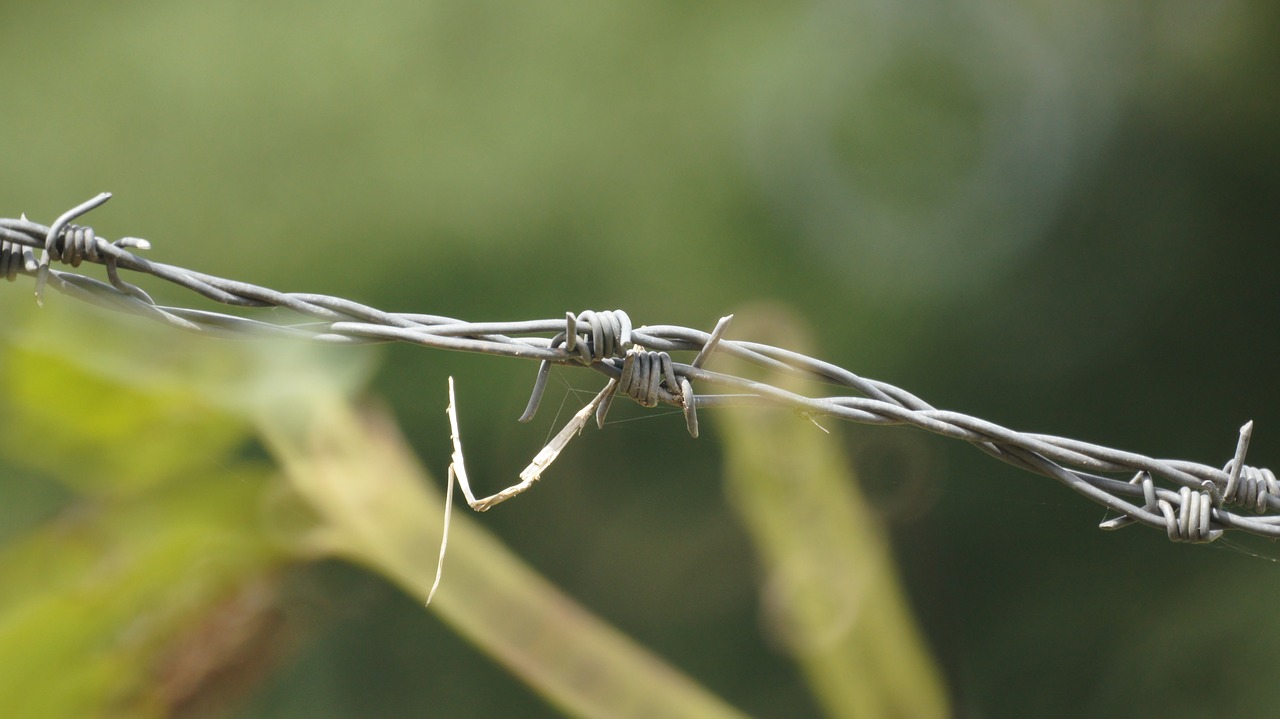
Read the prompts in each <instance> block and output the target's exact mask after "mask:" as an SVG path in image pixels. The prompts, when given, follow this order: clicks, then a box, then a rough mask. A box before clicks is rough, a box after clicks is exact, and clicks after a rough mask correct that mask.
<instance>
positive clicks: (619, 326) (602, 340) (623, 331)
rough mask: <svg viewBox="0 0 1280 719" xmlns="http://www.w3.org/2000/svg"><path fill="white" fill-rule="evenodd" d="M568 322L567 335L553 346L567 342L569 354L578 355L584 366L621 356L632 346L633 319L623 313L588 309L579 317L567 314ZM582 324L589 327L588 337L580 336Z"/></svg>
mask: <svg viewBox="0 0 1280 719" xmlns="http://www.w3.org/2000/svg"><path fill="white" fill-rule="evenodd" d="M564 319H565V323H564V324H565V329H564V333H563V334H561V335H557V336H556V337H555V339H553V340H552V341H551V346H552V347H557V346H559V344H560V343H561V342H563V343H564V349H565V351H566V352H569V353H571V354H572V353H574V352H577V353H578V361H580V362H582V364H594V363H596V362H601V361H604V360H606V359H608V358H610V357H620V356H622V355H623V353H624V352H626V347H627V345H630V344H631V318H630V317H628V316H627V313H626V312H623V311H622V310H605V311H603V312H596V311H594V310H586V311H584V312H581V313H579V314H577V315H574V314H573V313H572V312H566V313H565V318H564ZM579 325H584V326H585V329H586V330H587V333H586V334H582V335H579V334H578V327H579Z"/></svg>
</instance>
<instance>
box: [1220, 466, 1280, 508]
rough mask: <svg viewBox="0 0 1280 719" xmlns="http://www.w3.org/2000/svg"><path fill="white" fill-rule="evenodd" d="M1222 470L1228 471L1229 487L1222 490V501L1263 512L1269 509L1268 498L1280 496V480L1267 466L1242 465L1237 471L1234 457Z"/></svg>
mask: <svg viewBox="0 0 1280 719" xmlns="http://www.w3.org/2000/svg"><path fill="white" fill-rule="evenodd" d="M1222 471H1223V472H1226V473H1227V487H1226V489H1224V490H1223V491H1222V501H1223V502H1225V503H1227V504H1236V505H1239V506H1241V507H1252V508H1253V511H1254V512H1257V513H1258V514H1262V513H1264V512H1266V511H1267V498H1268V497H1276V496H1280V481H1277V480H1276V475H1275V473H1274V472H1272V471H1271V470H1269V469H1266V468H1265V467H1249V466H1241V467H1240V470H1239V471H1238V472H1237V471H1236V461H1235V460H1234V459H1232V460H1231V461H1229V462H1227V466H1225V467H1223V468H1222Z"/></svg>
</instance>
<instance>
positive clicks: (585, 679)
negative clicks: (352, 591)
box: [258, 383, 742, 719]
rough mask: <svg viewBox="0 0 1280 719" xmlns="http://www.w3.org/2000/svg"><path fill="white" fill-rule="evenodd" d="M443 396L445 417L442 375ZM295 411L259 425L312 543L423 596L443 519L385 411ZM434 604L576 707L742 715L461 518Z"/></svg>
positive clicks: (606, 713) (584, 712)
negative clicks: (308, 512)
mask: <svg viewBox="0 0 1280 719" xmlns="http://www.w3.org/2000/svg"><path fill="white" fill-rule="evenodd" d="M440 400H441V402H440V410H441V413H442V414H443V412H444V407H445V401H444V400H445V390H444V385H443V383H442V384H441V386H440ZM300 406H301V405H298V404H290V405H287V406H286V405H279V404H276V405H273V407H274V409H265V410H264V411H263V413H262V414H261V415H260V417H259V422H258V424H259V428H260V430H261V432H262V434H263V436H264V437H265V438H266V439H267V442H268V445H269V447H270V448H271V450H272V452H273V453H274V454H275V455H276V456H277V457H278V458H279V460H280V461H281V463H282V465H283V467H284V469H285V471H286V473H287V475H288V477H289V479H290V480H291V482H292V484H293V487H294V488H295V490H296V491H297V492H298V493H299V494H301V495H302V496H303V497H304V498H305V499H306V500H307V501H308V502H309V503H310V504H311V506H312V507H314V508H315V510H316V511H317V512H318V514H319V515H320V522H319V524H318V525H317V526H316V528H315V529H313V530H312V534H311V535H310V537H309V542H310V544H311V546H312V548H313V549H315V550H319V551H322V552H331V553H334V554H338V555H341V556H345V557H347V558H349V559H351V560H353V561H355V562H358V563H360V564H362V565H364V566H366V567H368V568H369V569H371V570H372V571H374V572H377V573H378V574H381V575H383V576H385V577H387V578H388V579H391V580H392V581H394V582H396V583H397V584H399V585H400V586H401V587H402V588H403V589H404V590H405V591H407V592H408V593H410V594H411V595H413V596H415V597H417V598H418V599H419V600H423V601H425V599H426V597H427V593H428V592H429V590H430V589H431V584H432V580H433V579H434V575H435V569H436V557H437V555H436V553H437V551H438V548H439V545H440V532H441V528H442V521H443V512H442V510H443V493H441V492H440V491H439V490H437V489H436V488H435V487H436V486H437V484H436V482H435V481H434V480H433V479H431V478H430V477H429V476H428V475H427V473H426V472H424V471H423V469H422V468H421V467H420V466H419V465H418V463H417V461H416V459H415V458H414V455H413V453H412V451H411V450H410V449H409V448H408V447H407V446H406V445H405V444H404V442H403V441H402V440H401V438H400V437H399V435H398V433H397V431H396V429H395V427H394V425H393V423H392V422H391V420H390V419H388V418H387V417H386V416H385V415H383V414H382V413H380V412H365V413H363V414H357V413H356V412H355V411H353V409H352V408H351V406H350V404H348V403H347V402H346V401H345V400H343V399H340V398H338V397H337V396H332V397H330V398H328V399H327V400H326V399H323V398H322V397H319V396H317V394H316V393H314V392H313V393H311V395H310V398H309V400H308V404H307V405H305V409H304V410H302V411H301V412H299V407H300ZM461 410H462V411H463V412H465V411H466V410H465V406H464V407H462V408H461ZM282 412H287V413H288V416H281V413H282ZM441 441H442V442H445V441H447V437H441ZM463 509H464V510H465V506H464V507H463ZM431 609H432V610H434V611H435V612H436V613H437V614H438V615H439V616H440V618H441V619H443V620H444V621H445V622H447V623H448V624H449V625H450V626H452V627H453V628H454V629H455V630H456V631H458V632H459V633H460V634H462V635H463V636H464V637H466V638H467V639H468V640H470V641H471V642H472V643H474V644H475V645H476V646H477V647H478V648H480V649H481V650H483V651H485V652H487V653H488V654H489V655H491V656H492V657H494V658H495V659H496V660H497V661H499V662H500V663H502V664H503V665H504V666H506V667H507V668H508V669H509V670H510V671H511V672H512V673H513V674H515V675H516V676H518V677H520V678H521V679H522V680H523V681H524V682H526V683H527V684H528V685H529V686H530V687H532V688H533V689H534V690H535V691H537V692H538V693H540V694H542V695H543V696H544V697H546V699H547V700H548V701H550V702H551V703H553V704H554V705H556V706H558V707H560V708H561V709H562V710H564V711H565V712H567V713H568V714H570V715H572V716H581V717H635V718H636V719H653V718H654V717H691V718H692V717H697V718H699V719H714V718H716V717H740V716H742V715H741V714H740V713H739V712H737V711H736V710H735V709H733V708H732V707H730V706H728V705H727V704H725V703H724V702H723V701H722V700H720V699H719V698H717V697H715V696H713V695H712V694H710V693H709V692H708V691H707V690H706V689H704V688H702V687H700V686H699V685H697V684H696V683H695V682H693V681H692V680H691V679H689V678H688V677H686V676H684V675H683V674H681V673H680V672H679V671H678V670H676V669H674V668H672V667H671V666H669V665H667V664H666V663H664V662H663V661H662V660H661V659H659V658H658V657H656V656H654V655H653V654H651V653H649V652H648V651H647V650H645V649H644V648H642V647H640V646H639V645H637V644H635V643H634V642H633V641H632V640H630V639H629V638H627V637H625V636H624V635H622V634H621V633H620V632H619V631H618V630H616V629H614V628H613V627H611V626H609V625H608V624H606V623H605V622H603V621H601V620H600V619H599V618H597V617H595V616H593V615H592V614H590V613H589V612H588V611H587V610H586V609H584V608H582V607H581V606H579V605H578V604H576V603H575V602H574V601H573V600H572V599H570V598H569V597H566V596H565V595H563V594H562V593H561V592H560V591H558V590H557V589H556V588H555V587H553V586H552V585H551V584H549V583H548V582H547V581H546V580H544V579H543V578H541V577H540V576H539V575H538V574H537V573H536V572H534V571H533V570H532V569H530V568H529V567H528V566H527V565H525V564H524V563H523V562H521V561H520V560H519V559H518V558H517V557H516V556H515V555H514V554H513V553H512V552H511V551H510V550H508V549H507V548H506V547H504V546H503V545H502V544H501V543H500V542H499V541H498V540H497V539H496V538H495V537H493V535H491V534H490V533H488V532H487V531H485V530H484V529H482V528H481V527H480V526H479V524H478V523H477V522H476V521H475V520H474V519H472V518H471V517H468V516H464V515H462V514H461V513H456V514H455V515H454V518H453V522H452V527H451V535H450V541H449V555H448V558H447V559H446V569H445V574H444V581H443V583H442V585H441V587H440V590H439V592H438V593H437V594H436V596H435V599H434V601H433V602H432V604H431Z"/></svg>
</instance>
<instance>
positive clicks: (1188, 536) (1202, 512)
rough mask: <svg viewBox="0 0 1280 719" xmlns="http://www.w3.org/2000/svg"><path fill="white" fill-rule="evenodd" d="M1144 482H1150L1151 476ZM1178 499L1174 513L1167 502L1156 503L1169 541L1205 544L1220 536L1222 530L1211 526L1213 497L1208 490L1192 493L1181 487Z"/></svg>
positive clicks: (1170, 503) (1189, 489)
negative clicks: (1162, 516) (1162, 517)
mask: <svg viewBox="0 0 1280 719" xmlns="http://www.w3.org/2000/svg"><path fill="white" fill-rule="evenodd" d="M1146 481H1148V482H1149V481H1151V475H1147V480H1146ZM1178 497H1179V498H1180V500H1181V501H1180V502H1178V509H1177V510H1176V511H1175V510H1174V508H1173V503H1172V502H1170V501H1169V500H1167V499H1161V500H1158V501H1157V505H1158V506H1159V508H1160V513H1161V514H1163V515H1164V523H1165V528H1166V529H1167V530H1168V532H1169V540H1170V541H1173V542H1192V543H1196V544H1207V543H1208V542H1212V541H1213V540H1215V539H1217V538H1218V537H1221V536H1222V530H1221V529H1213V526H1212V519H1213V496H1212V495H1211V494H1210V492H1209V491H1208V490H1201V491H1199V492H1193V491H1191V488H1190V487H1182V488H1181V489H1179V490H1178Z"/></svg>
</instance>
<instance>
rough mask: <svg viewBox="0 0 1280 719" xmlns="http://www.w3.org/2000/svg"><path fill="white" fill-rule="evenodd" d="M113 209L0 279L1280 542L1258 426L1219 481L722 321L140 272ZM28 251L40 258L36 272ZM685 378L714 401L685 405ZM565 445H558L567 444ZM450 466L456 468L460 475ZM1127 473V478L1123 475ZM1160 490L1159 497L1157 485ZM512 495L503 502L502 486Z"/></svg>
mask: <svg viewBox="0 0 1280 719" xmlns="http://www.w3.org/2000/svg"><path fill="white" fill-rule="evenodd" d="M109 198H110V195H108V194H107V193H103V194H101V195H98V196H97V197H95V198H93V199H92V200H89V201H88V202H85V203H83V204H81V205H79V206H77V207H75V208H73V209H72V210H70V211H68V212H67V213H65V214H63V215H62V216H61V217H59V218H58V219H57V220H56V221H55V222H54V224H53V225H52V226H48V227H46V226H44V225H40V224H38V223H34V222H31V221H30V220H28V219H27V218H26V217H25V216H24V217H20V218H19V219H16V220H15V219H2V220H0V275H3V276H5V277H7V278H9V279H11V280H12V279H14V278H15V277H16V276H17V275H19V274H23V275H33V276H35V278H36V296H37V299H42V293H43V290H44V287H45V286H46V285H47V286H49V287H52V288H54V289H56V290H59V291H61V292H64V293H66V294H69V295H71V296H73V297H76V298H78V299H81V300H85V301H89V302H93V303H95V304H99V305H102V306H105V307H108V308H110V309H113V310H118V311H124V312H131V313H134V314H138V315H142V316H145V317H150V318H152V319H154V320H157V321H160V322H164V323H166V324H169V325H172V326H174V327H178V328H181V329H184V330H187V331H193V332H202V333H206V334H212V335H217V336H225V337H245V336H259V335H261V334H264V333H269V334H277V335H284V336H288V337H293V338H297V339H304V340H310V341H315V342H325V343H366V342H391V341H396V342H409V343H412V344H418V345H422V346H425V347H434V348H437V349H447V350H455V351H462V352H479V353H484V354H493V355H500V356H507V357H519V358H523V359H530V360H537V361H539V363H540V366H539V369H538V377H537V380H536V381H535V384H534V389H533V393H532V396H531V397H530V401H529V406H528V407H527V408H526V410H525V413H524V415H523V416H522V417H521V419H522V420H527V419H529V418H531V417H532V416H533V413H535V412H536V411H537V408H538V404H539V402H540V401H541V397H542V394H543V391H544V390H545V387H546V377H547V373H548V372H549V371H550V368H551V365H561V366H568V367H582V368H586V369H590V370H594V371H595V372H598V373H600V374H601V375H604V376H605V377H606V378H607V379H608V380H609V383H608V385H607V386H606V387H605V389H604V390H603V391H602V392H601V393H600V394H599V395H597V397H596V399H594V400H593V401H592V403H591V404H590V405H588V407H592V408H593V409H594V411H595V412H596V420H597V423H598V424H601V425H602V424H603V420H604V416H605V413H607V412H608V407H609V403H610V402H611V401H612V399H613V396H614V395H615V394H616V393H617V391H621V393H622V394H624V395H626V396H628V397H631V398H632V399H633V400H635V401H637V402H639V403H640V404H642V405H644V406H647V407H648V406H655V405H656V404H659V403H667V404H671V405H675V406H677V407H680V408H681V409H682V410H683V411H684V414H685V419H686V422H687V425H688V429H689V433H690V434H691V435H693V436H694V437H696V436H697V434H698V423H697V410H698V409H705V408H708V407H725V406H733V405H741V404H758V403H765V404H772V405H777V406H780V407H790V408H793V409H795V410H796V411H798V412H800V413H801V414H803V415H804V416H806V417H809V418H811V419H812V418H815V417H818V416H830V417H837V418H840V419H846V420H850V421H853V422H859V423H864V424H876V425H910V426H914V427H917V428H920V429H923V430H927V431H929V432H933V433H936V434H940V435H943V436H946V437H953V438H955V439H960V440H964V441H966V442H969V443H971V444H973V445H974V446H975V447H977V448H978V449H979V450H981V451H983V452H986V453H987V454H989V455H991V456H993V457H995V458H997V459H999V460H1001V461H1004V462H1007V463H1009V464H1011V465H1013V466H1015V467H1019V468H1021V469H1024V470H1027V471H1030V472H1034V473H1036V474H1040V475H1043V476H1046V477H1050V478H1052V479H1055V480H1057V481H1059V482H1062V483H1063V484H1065V485H1067V486H1068V487H1070V488H1071V489H1073V490H1075V491H1076V492H1078V493H1080V494H1082V495H1084V496H1085V497H1087V498H1089V499H1091V500H1093V501H1094V502H1097V503H1099V504H1101V505H1103V506H1104V507H1107V508H1108V509H1110V510H1112V511H1114V512H1115V513H1117V514H1118V515H1119V516H1118V517H1117V518H1115V519H1110V520H1107V521H1105V522H1103V523H1102V525H1101V526H1102V528H1103V529H1118V528H1120V527H1124V526H1127V525H1129V524H1133V523H1135V522H1136V523H1140V524H1145V525H1147V526H1150V527H1155V528H1158V529H1163V530H1165V531H1166V532H1167V533H1168V535H1169V538H1170V539H1172V540H1175V541H1189V542H1211V541H1213V540H1215V539H1217V538H1218V537H1220V536H1221V535H1222V533H1223V532H1224V531H1226V530H1239V531H1244V532H1248V533H1251V534H1256V535H1261V536H1266V537H1273V538H1274V537H1280V482H1278V481H1277V480H1276V476H1275V474H1274V473H1273V472H1271V471H1270V470H1268V469H1260V468H1255V467H1249V466H1246V465H1245V464H1244V458H1245V457H1244V455H1245V452H1246V451H1247V449H1248V444H1249V440H1250V437H1251V436H1252V431H1253V424H1252V422H1250V423H1249V424H1246V425H1245V426H1244V427H1243V428H1241V431H1240V440H1239V442H1238V443H1237V446H1236V453H1235V456H1234V457H1233V458H1232V459H1231V461H1229V462H1228V463H1227V464H1226V466H1225V467H1224V468H1223V469H1217V468H1215V467H1210V466H1208V465H1204V464H1199V463H1196V462H1189V461H1184V460H1171V459H1170V460H1166V459H1155V458H1151V457H1147V456H1145V455H1142V454H1138V453H1134V452H1126V451H1122V450H1117V449H1110V448H1107V447H1103V446H1100V445H1096V444H1091V443H1088V442H1082V441H1079V440H1073V439H1068V438H1065V437H1055V436H1052V435H1044V434H1029V433H1021V432H1016V431H1013V430H1010V429H1007V428H1005V427H1001V426H999V425H997V424H994V423H991V422H987V421H984V420H981V419H978V418H976V417H971V416H968V415H965V414H961V413H959V412H949V411H944V410H939V409H936V408H934V407H932V406H930V405H929V404H928V403H926V402H924V401H923V400H921V399H919V398H918V397H916V396H915V395H913V394H911V393H910V392H907V391H905V390H903V389H900V388H898V387H895V386H893V385H891V384H888V383H885V382H880V381H876V380H870V379H866V378H863V377H859V376H858V375H856V374H854V373H853V372H850V371H849V370H846V369H844V368H842V367H839V366H837V365H834V364H831V363H829V362H824V361H822V360H819V359H815V358H813V357H809V356H806V355H803V354H799V353H796V352H792V351H790V350H787V349H784V348H781V347H773V346H769V345H764V344H759V343H755V342H746V341H741V340H730V339H725V338H724V333H725V330H726V328H727V326H728V322H729V320H730V317H725V318H722V319H721V320H720V322H719V323H718V324H717V325H716V327H715V329H714V330H713V331H712V332H711V333H706V332H703V331H700V330H697V329H692V328H688V327H679V326H673V325H652V326H649V325H644V326H639V327H634V326H633V325H632V322H631V319H630V317H629V316H628V315H627V313H625V312H623V311H621V310H613V311H607V312H593V311H586V312H580V313H578V314H576V315H575V314H573V313H568V314H567V315H566V317H565V318H564V319H548V320H530V321H515V322H465V321H462V320H458V319H453V318H449V317H440V316H437V315H428V314H407V313H398V312H385V311H383V310H379V309H376V308H373V307H370V306H368V305H363V304H360V303H358V302H352V301H350V300H345V299H341V298H338V297H330V296H327V295H320V294H305V293H286V292H277V291H276V290H272V289H268V288H265V287H259V286H256V285H252V284H249V283H245V282H238V281H235V280H228V279H224V278H220V277H215V276H213V275H206V274H203V273H200V272H194V271H191V270H187V269H183V268H181V267H175V266H173V265H166V264H162V263H158V262H149V261H147V260H145V259H142V258H141V257H139V256H137V255H135V254H133V253H132V252H131V251H130V250H131V249H147V248H148V247H149V245H147V243H146V242H145V241H144V240H139V239H136V238H125V239H122V240H118V241H116V242H108V241H107V240H104V239H103V238H101V237H98V236H96V235H95V234H94V233H93V231H92V230H91V229H89V228H84V227H76V226H73V225H71V221H72V220H74V219H76V218H77V217H79V216H80V215H83V214H84V213H86V212H88V211H90V210H92V209H94V208H96V207H98V206H100V205H102V204H103V203H104V202H106V201H107V199H109ZM33 249H40V250H41V255H40V260H39V261H38V262H37V261H36V260H35V258H34V254H33ZM53 261H58V262H62V263H66V264H70V265H71V266H73V267H75V266H77V265H79V264H80V263H81V262H83V261H88V262H93V263H97V264H102V265H104V266H105V267H106V268H107V274H108V282H102V281H99V280H95V279H92V278H90V277H87V276H85V275H81V274H76V273H72V272H67V271H64V270H57V269H53V268H52V267H51V266H50V265H51V263H52V262H53ZM120 270H128V271H131V272H135V273H140V274H147V275H151V276H153V277H155V278H157V279H159V280H162V281H165V282H169V283H172V284H175V285H177V286H179V287H183V288H185V289H187V290H189V291H191V292H194V293H196V294H198V295H200V296H202V297H205V298H208V299H211V300H214V301H216V302H219V303H222V304H225V305H229V306H232V307H237V308H246V309H248V308H257V307H280V308H284V309H288V310H291V311H292V312H294V313H296V314H297V315H298V317H299V321H298V322H296V323H292V324H281V323H275V322H266V321H262V320H257V319H253V318H251V317H246V316H241V315H234V314H226V313H220V312H209V311H203V310H195V309H189V308H184V307H169V306H162V305H158V304H156V303H155V302H154V301H153V300H152V299H151V297H150V296H148V295H147V294H146V293H145V292H143V291H142V290H141V289H139V288H137V287H134V286H133V285H130V284H128V283H125V282H123V281H122V280H120V278H119V271H120ZM548 336H549V337H548ZM713 351H716V352H721V353H725V354H728V355H731V356H734V357H737V358H740V359H744V360H747V361H748V362H751V363H754V364H756V365H759V366H763V367H767V368H770V369H782V370H786V371H790V372H793V373H798V374H803V375H808V376H811V377H815V378H817V379H820V380H822V381H823V382H826V383H827V384H830V385H834V386H837V387H840V388H843V389H844V390H845V391H846V393H845V394H834V395H832V396H826V397H806V396H801V395H798V394H795V393H792V392H788V391H786V390H784V389H781V388H778V387H775V386H772V385H767V384H763V383H760V382H755V381H752V380H750V379H746V378H743V377H737V376H733V375H728V374H722V373H718V372H713V371H710V370H708V369H706V368H705V364H706V362H707V359H708V357H709V356H710V355H711V353H712V352H713ZM675 352H693V353H697V356H696V358H695V359H694V360H693V361H692V362H690V363H688V364H684V363H680V362H676V361H675V360H674V359H672V356H671V353H675ZM694 382H697V383H698V384H699V386H704V385H705V386H710V387H715V388H719V389H720V390H723V391H722V392H720V393H715V394H695V393H694V391H693V383H694ZM590 413H591V410H585V411H584V412H579V413H578V415H576V416H575V417H574V419H573V420H572V421H571V423H570V425H571V426H566V427H565V429H564V430H562V432H561V435H562V436H563V437H564V441H565V442H567V441H568V439H569V438H570V437H572V436H574V435H576V433H577V432H578V431H580V430H581V427H582V423H583V422H585V421H586V418H587V416H588V415H589V414H590ZM455 431H456V430H455ZM558 438H559V436H558ZM559 446H560V447H563V443H561V444H560V445H559ZM544 451H547V450H544ZM556 451H557V452H558V451H559V450H558V449H557V450H556ZM539 457H542V455H541V454H540V455H539ZM544 459H546V458H544ZM458 464H459V470H461V466H460V465H461V463H460V462H459V463H458ZM546 464H549V460H547V461H546V462H545V463H541V464H540V463H539V459H538V458H535V460H534V463H533V464H531V465H530V469H527V470H526V473H524V474H522V477H521V479H522V482H521V483H520V484H519V485H516V486H517V487H520V489H519V491H524V489H527V488H528V486H529V485H531V484H532V483H533V481H534V480H536V479H537V476H536V475H539V474H540V473H541V471H542V469H545V467H546ZM458 473H459V474H461V471H460V472H458ZM530 473H532V474H530ZM526 474H528V475H529V476H525V475H526ZM1125 476H1132V479H1130V480H1128V481H1126V480H1124V479H1121V478H1118V477H1125ZM1157 480H1159V481H1160V482H1162V483H1163V484H1164V486H1160V485H1158V484H1157ZM460 484H462V486H464V487H465V486H466V485H465V484H463V483H460ZM513 489H514V488H513ZM507 491H510V490H504V492H507ZM517 493H519V492H518V491H517V492H512V493H511V494H506V495H504V493H502V492H500V493H499V494H498V495H494V496H493V497H489V498H485V499H484V500H480V501H475V500H474V499H473V498H471V497H468V500H469V503H471V504H472V505H473V506H475V505H482V506H481V507H478V508H482V509H487V508H488V507H491V506H493V505H494V504H497V503H498V502H500V501H502V500H503V499H506V498H507V497H508V496H512V495H513V494H517ZM490 500H492V501H490ZM1232 505H1236V506H1243V507H1247V508H1249V509H1250V510H1251V513H1250V514H1243V513H1237V512H1235V511H1233V510H1232V509H1231V506H1232Z"/></svg>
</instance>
